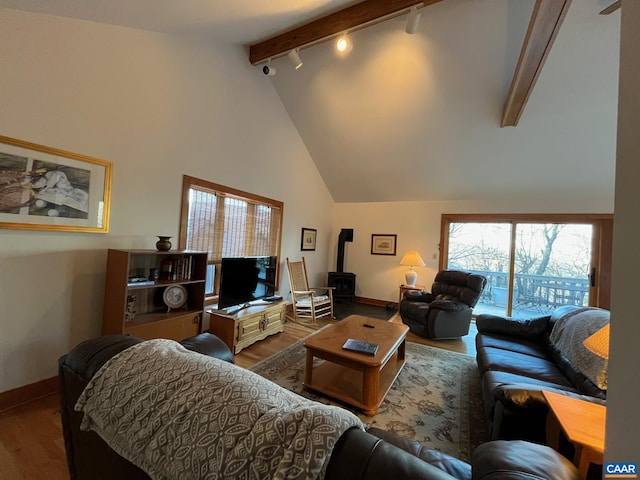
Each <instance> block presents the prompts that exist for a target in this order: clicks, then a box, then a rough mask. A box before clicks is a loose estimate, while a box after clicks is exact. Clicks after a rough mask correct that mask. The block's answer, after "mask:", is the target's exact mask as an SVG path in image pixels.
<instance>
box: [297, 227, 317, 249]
mask: <svg viewBox="0 0 640 480" xmlns="http://www.w3.org/2000/svg"><path fill="white" fill-rule="evenodd" d="M317 234H318V231H317V230H315V229H313V228H303V229H302V241H301V242H300V250H315V249H316V236H317Z"/></svg>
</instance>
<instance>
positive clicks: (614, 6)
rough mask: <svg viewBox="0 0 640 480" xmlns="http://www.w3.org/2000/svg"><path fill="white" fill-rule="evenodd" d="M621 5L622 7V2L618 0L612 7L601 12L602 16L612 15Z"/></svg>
mask: <svg viewBox="0 0 640 480" xmlns="http://www.w3.org/2000/svg"><path fill="white" fill-rule="evenodd" d="M621 5H622V3H621V0H617V1H616V2H613V3H612V4H611V5H609V6H608V7H607V8H605V9H604V10H602V11H601V12H600V15H609V14H610V13H613V12H615V11H616V10H618V9H619V8H620V6H621Z"/></svg>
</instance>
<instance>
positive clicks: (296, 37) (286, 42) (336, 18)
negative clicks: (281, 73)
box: [249, 0, 441, 65]
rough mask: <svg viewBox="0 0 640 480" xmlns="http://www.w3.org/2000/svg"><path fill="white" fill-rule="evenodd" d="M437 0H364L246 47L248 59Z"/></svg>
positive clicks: (319, 39) (262, 59)
mask: <svg viewBox="0 0 640 480" xmlns="http://www.w3.org/2000/svg"><path fill="white" fill-rule="evenodd" d="M440 1H441V0H365V1H364V2H360V3H357V4H355V5H352V6H350V7H347V8H344V9H342V10H339V11H337V12H335V13H332V14H330V15H327V16H325V17H322V18H319V19H317V20H314V21H312V22H309V23H307V24H305V25H302V26H300V27H297V28H294V29H293V30H290V31H288V32H285V33H282V34H280V35H277V36H275V37H273V38H269V39H267V40H264V41H262V42H260V43H256V44H254V45H251V46H250V47H249V61H250V62H251V63H252V64H253V65H256V64H258V63H262V62H266V61H267V60H269V59H271V58H276V57H279V56H282V55H284V54H286V53H288V52H290V51H291V50H294V49H296V48H302V47H308V46H311V45H314V44H316V43H320V42H322V41H325V40H328V39H329V38H331V37H333V36H335V35H339V34H341V33H345V32H353V31H355V30H358V29H360V28H364V27H365V26H369V25H372V24H374V23H378V22H381V21H383V20H387V19H389V18H393V17H395V16H398V15H402V14H403V13H405V12H407V11H408V10H409V9H410V8H411V7H413V6H415V5H422V6H427V5H432V4H434V3H438V2H440Z"/></svg>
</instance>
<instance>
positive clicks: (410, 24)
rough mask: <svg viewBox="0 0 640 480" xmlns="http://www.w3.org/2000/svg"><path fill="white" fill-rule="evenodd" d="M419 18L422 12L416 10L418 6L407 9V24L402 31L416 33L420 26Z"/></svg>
mask: <svg viewBox="0 0 640 480" xmlns="http://www.w3.org/2000/svg"><path fill="white" fill-rule="evenodd" d="M420 18H422V13H419V12H418V7H411V10H409V16H408V17H407V26H406V27H405V29H404V31H405V32H407V33H408V34H410V35H413V34H414V33H416V32H417V31H418V27H419V26H420Z"/></svg>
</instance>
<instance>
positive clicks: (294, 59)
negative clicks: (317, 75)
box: [287, 48, 302, 70]
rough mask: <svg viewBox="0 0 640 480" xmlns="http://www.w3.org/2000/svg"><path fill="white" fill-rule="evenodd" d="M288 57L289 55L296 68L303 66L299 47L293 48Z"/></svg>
mask: <svg viewBox="0 0 640 480" xmlns="http://www.w3.org/2000/svg"><path fill="white" fill-rule="evenodd" d="M287 57H289V60H290V61H291V63H292V64H293V68H295V69H296V70H297V69H299V68H300V67H301V66H302V60H301V59H300V54H299V53H298V49H297V48H296V49H295V50H291V51H290V52H289V53H288V54H287Z"/></svg>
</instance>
